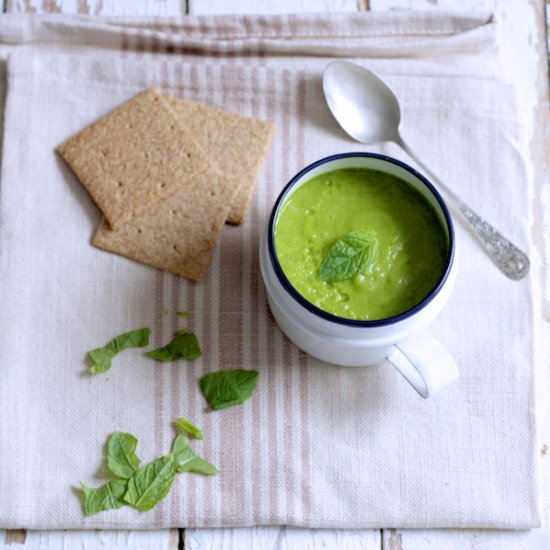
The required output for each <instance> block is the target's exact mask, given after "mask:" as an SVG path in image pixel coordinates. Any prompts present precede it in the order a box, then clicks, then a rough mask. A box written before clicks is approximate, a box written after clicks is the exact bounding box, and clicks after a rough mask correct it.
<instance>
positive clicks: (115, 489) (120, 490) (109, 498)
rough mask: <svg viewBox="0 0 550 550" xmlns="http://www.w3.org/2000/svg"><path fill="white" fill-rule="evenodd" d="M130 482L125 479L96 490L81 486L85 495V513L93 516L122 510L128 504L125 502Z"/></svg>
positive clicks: (116, 480) (82, 484) (111, 482)
mask: <svg viewBox="0 0 550 550" xmlns="http://www.w3.org/2000/svg"><path fill="white" fill-rule="evenodd" d="M127 485H128V482H127V480H125V479H115V480H113V481H109V483H106V484H105V485H102V486H101V487H98V488H97V489H94V488H92V487H87V486H86V485H84V483H81V484H80V487H81V489H82V492H83V493H84V513H85V514H86V515H87V516H93V515H94V514H97V513H98V512H104V511H105V510H113V509H115V508H121V507H122V506H124V504H126V503H125V502H124V500H123V498H124V494H125V493H126V488H127Z"/></svg>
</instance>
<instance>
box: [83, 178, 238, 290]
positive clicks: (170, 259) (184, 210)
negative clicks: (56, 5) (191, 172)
mask: <svg viewBox="0 0 550 550" xmlns="http://www.w3.org/2000/svg"><path fill="white" fill-rule="evenodd" d="M234 191H235V189H234V187H233V186H232V185H231V184H229V183H228V181H227V179H226V178H225V177H223V176H221V175H219V174H214V173H210V174H207V173H205V174H201V175H196V176H194V180H193V186H192V187H191V188H188V189H183V188H182V189H181V190H179V191H177V192H176V193H175V194H174V195H172V196H171V197H170V199H169V200H165V201H161V202H158V203H156V204H154V205H153V206H151V207H150V208H149V209H148V210H147V211H146V212H145V213H144V214H142V215H141V216H136V217H134V218H132V219H131V220H130V221H128V222H127V223H125V224H124V225H122V226H120V227H118V228H115V229H112V228H110V227H109V225H108V224H107V222H106V220H105V219H103V220H102V222H101V224H100V226H99V228H98V229H97V231H96V233H95V235H94V238H93V240H92V244H94V246H97V247H98V248H102V249H104V250H109V251H111V252H115V253H117V254H121V255H122V256H126V257H129V258H132V259H134V260H137V261H140V262H143V263H145V264H148V265H151V266H153V267H156V268H158V269H162V270H165V271H169V272H171V273H175V274H176V275H182V276H184V277H187V278H188V279H190V280H192V281H200V280H201V279H202V277H203V276H204V273H205V272H206V269H207V267H208V263H209V261H210V258H211V256H212V253H213V251H214V248H215V246H216V242H217V239H218V236H219V233H220V231H221V229H222V228H223V225H224V223H225V219H226V216H227V211H228V208H229V204H230V203H231V200H232V198H233V196H234Z"/></svg>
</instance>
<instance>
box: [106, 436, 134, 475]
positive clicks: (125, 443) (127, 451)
mask: <svg viewBox="0 0 550 550" xmlns="http://www.w3.org/2000/svg"><path fill="white" fill-rule="evenodd" d="M136 447H137V439H136V438H135V437H134V436H133V435H131V434H128V433H124V432H114V433H113V434H112V435H111V437H110V438H109V441H108V443H107V467H108V468H109V470H111V472H112V473H113V474H114V475H115V476H117V477H120V478H122V479H128V478H130V477H132V476H133V475H134V473H135V472H136V471H137V469H138V468H139V463H140V460H139V458H138V457H137V455H136Z"/></svg>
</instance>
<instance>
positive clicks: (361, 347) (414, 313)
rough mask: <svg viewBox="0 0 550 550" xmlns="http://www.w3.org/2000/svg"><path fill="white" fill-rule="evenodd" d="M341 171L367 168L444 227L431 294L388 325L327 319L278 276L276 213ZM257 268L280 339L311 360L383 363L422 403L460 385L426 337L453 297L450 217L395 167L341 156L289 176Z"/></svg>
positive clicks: (419, 182) (421, 180)
mask: <svg viewBox="0 0 550 550" xmlns="http://www.w3.org/2000/svg"><path fill="white" fill-rule="evenodd" d="M340 168H370V169H373V170H380V171H382V172H386V173H389V174H392V175H395V176H397V177H399V178H401V179H402V180H405V181H406V182H408V183H409V184H411V185H412V186H413V187H414V188H415V189H417V190H418V191H419V192H420V193H422V195H423V196H424V197H425V198H426V199H427V200H428V201H429V203H430V204H431V205H432V207H433V208H434V209H435V211H436V212H437V215H438V216H439V218H440V219H441V221H442V227H443V228H444V231H445V232H446V237H447V240H448V243H449V250H450V254H449V257H448V260H447V264H446V267H445V272H444V273H443V275H442V276H441V278H440V280H439V282H438V283H437V285H436V286H435V288H434V289H433V290H432V291H431V292H430V294H429V295H428V296H426V297H425V298H424V299H423V300H422V301H421V302H420V303H418V304H417V305H415V306H414V307H412V308H411V309H409V310H407V311H405V312H403V313H401V314H399V315H395V316H393V317H388V318H386V319H381V320H377V321H356V320H352V319H344V318H342V317H337V316H335V315H332V314H330V313H327V312H325V311H323V310H321V309H319V308H317V307H316V306H314V305H313V304H311V303H310V302H308V301H307V300H306V299H305V298H304V297H303V296H301V295H300V294H299V293H298V292H297V291H296V289H295V288H294V287H293V286H292V284H291V283H290V281H289V280H288V279H287V278H286V276H285V274H284V272H283V271H282V269H281V266H280V264H279V261H278V259H277V254H276V250H275V243H274V227H275V223H276V220H277V215H278V213H279V210H280V208H281V205H282V204H283V203H284V201H285V200H286V199H287V198H288V196H289V195H290V194H291V193H293V192H294V191H295V190H296V189H298V188H299V187H300V186H301V185H302V184H304V183H306V182H307V181H309V180H310V179H311V178H313V177H315V176H317V175H319V174H323V173H325V172H329V171H331V170H337V169H340ZM260 267H261V272H262V277H263V280H264V284H265V287H266V291H267V299H268V302H269V307H270V309H271V312H272V313H273V316H274V317H275V320H276V321H277V323H278V325H279V327H280V328H281V330H282V331H283V332H284V333H285V334H286V336H287V337H288V338H289V339H290V340H291V341H292V342H294V344H296V345H297V346H298V347H299V348H301V349H302V350H304V351H305V352H306V353H308V354H309V355H312V356H313V357H317V358H318V359H321V360H323V361H327V362H329V363H334V364H337V365H343V366H352V367H359V366H361V367H362V366H368V365H373V364H376V363H379V362H380V361H382V360H383V359H386V358H387V359H388V360H389V361H390V363H392V364H393V365H394V366H395V367H396V368H397V370H398V371H399V372H400V373H401V374H402V375H403V376H404V377H405V379H406V380H407V381H408V382H409V383H410V384H411V385H412V386H413V387H414V389H415V390H416V391H417V392H418V393H419V394H420V395H421V396H422V397H429V396H432V395H434V394H435V393H436V392H437V391H439V390H440V389H441V388H443V387H445V386H447V385H448V384H450V383H451V382H453V381H454V380H456V379H457V378H458V369H457V366H456V363H455V361H454V359H453V358H452V356H451V355H450V354H449V352H448V351H447V350H446V349H445V347H444V346H443V345H442V344H441V343H440V342H439V341H438V340H436V339H435V338H434V337H433V336H432V335H431V334H430V332H429V331H428V327H429V325H430V324H431V323H432V321H433V320H434V319H435V318H436V316H437V315H438V314H439V313H440V312H441V310H442V309H443V307H444V306H445V304H446V303H447V300H448V299H449V296H450V294H451V291H452V288H453V286H454V282H455V279H456V270H457V268H456V261H455V237H454V230H453V224H452V221H451V216H450V214H449V211H448V209H447V207H446V205H445V202H444V201H443V199H442V198H441V196H440V195H439V193H438V192H437V190H436V189H435V188H434V187H433V185H432V184H431V183H430V182H429V181H428V180H427V179H426V178H425V177H424V176H422V175H421V174H419V173H418V172H417V171H416V170H414V169H413V168H411V167H410V166H407V165H406V164H404V163H403V162H401V161H398V160H396V159H393V158H390V157H387V156H383V155H377V154H373V153H344V154H340V155H334V156H331V157H327V158H324V159H321V160H319V161H317V162H314V163H313V164H311V165H310V166H308V167H307V168H304V170H302V171H301V172H300V173H299V174H297V175H296V176H294V178H292V180H290V182H289V183H288V184H287V185H286V187H285V188H284V189H283V191H282V192H281V194H280V195H279V197H278V199H277V201H276V203H275V206H274V207H273V211H272V213H271V217H270V219H269V222H268V223H267V226H266V229H265V232H264V235H263V237H262V241H261V244H260Z"/></svg>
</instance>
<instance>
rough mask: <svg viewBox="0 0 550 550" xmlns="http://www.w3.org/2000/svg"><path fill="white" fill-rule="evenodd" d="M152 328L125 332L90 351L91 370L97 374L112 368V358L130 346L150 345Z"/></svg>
mask: <svg viewBox="0 0 550 550" xmlns="http://www.w3.org/2000/svg"><path fill="white" fill-rule="evenodd" d="M150 333H151V329H149V328H140V329H137V330H132V331H131V332H125V333H124V334H121V335H119V336H117V337H116V338H114V339H113V340H111V341H110V342H109V343H108V344H106V345H105V346H103V347H102V348H96V349H94V350H92V351H89V352H88V357H89V358H90V361H91V367H90V372H91V373H92V374H97V373H98V372H105V371H108V370H109V369H110V368H111V360H112V359H113V357H114V356H115V355H116V354H117V353H120V352H121V351H123V350H125V349H128V348H142V347H144V346H148V345H149V334H150Z"/></svg>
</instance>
